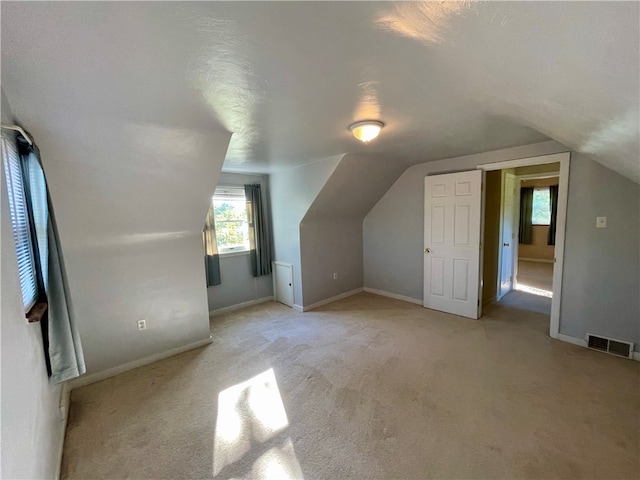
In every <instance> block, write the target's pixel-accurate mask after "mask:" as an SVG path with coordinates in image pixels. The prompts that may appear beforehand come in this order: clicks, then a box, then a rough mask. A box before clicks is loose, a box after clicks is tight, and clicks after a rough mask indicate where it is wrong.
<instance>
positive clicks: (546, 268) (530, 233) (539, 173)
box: [498, 163, 560, 315]
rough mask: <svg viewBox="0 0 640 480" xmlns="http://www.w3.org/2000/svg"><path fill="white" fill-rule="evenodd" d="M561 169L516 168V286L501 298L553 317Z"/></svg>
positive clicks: (548, 166) (513, 266)
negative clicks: (554, 268) (554, 269)
mask: <svg viewBox="0 0 640 480" xmlns="http://www.w3.org/2000/svg"><path fill="white" fill-rule="evenodd" d="M559 169H560V164H559V163H550V164H546V165H536V166H531V167H518V168H516V169H512V170H513V171H514V172H513V174H512V175H513V179H514V181H513V187H512V188H511V191H513V192H514V194H513V197H512V203H513V204H514V206H517V208H514V209H513V210H514V211H513V218H514V219H515V221H514V222H513V224H514V225H515V227H516V228H515V234H514V235H513V248H514V251H513V252H512V253H511V254H512V255H513V257H512V258H513V259H514V260H513V262H506V263H507V264H508V266H510V268H511V269H512V273H511V275H513V285H512V289H511V291H509V292H506V294H505V295H502V296H501V298H499V299H498V300H499V301H500V302H501V303H503V304H505V305H510V306H512V307H516V308H520V309H523V310H531V311H534V312H538V313H543V314H545V315H551V304H552V300H553V267H554V259H555V231H556V224H557V204H558V203H557V198H558V191H559V187H558V185H559V174H560V171H559ZM507 175H509V174H507ZM505 202H506V199H505ZM504 223H506V222H504ZM504 223H503V226H504ZM507 274H508V273H507Z"/></svg>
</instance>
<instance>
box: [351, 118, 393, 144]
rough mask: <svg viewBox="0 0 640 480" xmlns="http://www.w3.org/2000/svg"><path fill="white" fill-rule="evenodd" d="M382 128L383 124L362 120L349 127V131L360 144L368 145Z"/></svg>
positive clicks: (376, 121)
mask: <svg viewBox="0 0 640 480" xmlns="http://www.w3.org/2000/svg"><path fill="white" fill-rule="evenodd" d="M382 127H384V123H382V122H380V121H378V120H363V121H362V122H356V123H354V124H353V125H351V126H350V127H349V130H351V133H353V136H354V137H356V138H357V139H358V140H360V141H361V142H362V143H368V142H370V141H371V140H373V139H374V138H376V137H377V136H378V135H379V134H380V130H382Z"/></svg>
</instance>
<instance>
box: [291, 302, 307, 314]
mask: <svg viewBox="0 0 640 480" xmlns="http://www.w3.org/2000/svg"><path fill="white" fill-rule="evenodd" d="M291 308H293V309H294V310H295V311H296V312H300V313H302V312H304V308H302V305H296V304H295V303H294V304H293V305H291Z"/></svg>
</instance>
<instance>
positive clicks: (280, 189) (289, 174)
mask: <svg viewBox="0 0 640 480" xmlns="http://www.w3.org/2000/svg"><path fill="white" fill-rule="evenodd" d="M342 157H343V156H342V155H337V156H335V157H330V158H327V159H324V160H321V161H318V162H315V163H311V164H309V165H304V166H302V167H297V168H292V169H290V170H285V171H282V172H278V173H274V174H272V175H270V176H269V186H270V189H269V192H270V193H269V198H270V200H271V214H272V225H273V246H274V260H277V261H279V262H284V263H290V264H292V265H293V303H294V304H295V305H300V306H301V305H303V303H302V302H303V299H302V276H301V263H300V222H301V221H302V218H303V217H304V215H305V214H306V213H307V210H308V209H309V206H310V205H311V204H312V203H313V201H314V200H315V198H316V197H317V196H318V193H319V192H320V190H321V189H322V187H323V186H324V184H325V183H326V181H327V179H328V178H329V177H330V176H331V174H332V173H333V171H334V170H335V168H336V167H337V166H338V164H339V163H340V160H341V159H342Z"/></svg>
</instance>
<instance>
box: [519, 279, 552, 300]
mask: <svg viewBox="0 0 640 480" xmlns="http://www.w3.org/2000/svg"><path fill="white" fill-rule="evenodd" d="M516 290H518V291H521V292H526V293H531V294H533V295H538V296H539V297H547V298H552V297H553V292H551V291H549V290H543V289H541V288H535V287H532V286H530V285H525V284H522V283H518V284H517V285H516Z"/></svg>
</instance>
